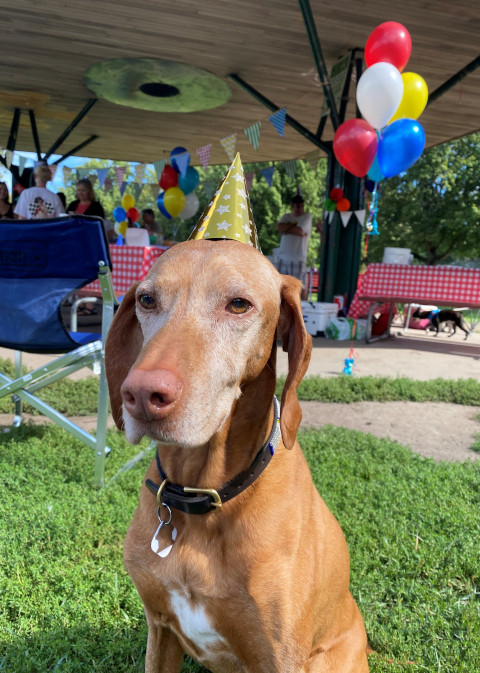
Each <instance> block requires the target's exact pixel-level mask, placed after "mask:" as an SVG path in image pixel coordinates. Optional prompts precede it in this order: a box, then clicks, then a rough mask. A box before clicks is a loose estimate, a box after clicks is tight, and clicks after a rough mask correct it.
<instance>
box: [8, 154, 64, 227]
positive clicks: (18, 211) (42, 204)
mask: <svg viewBox="0 0 480 673" xmlns="http://www.w3.org/2000/svg"><path fill="white" fill-rule="evenodd" d="M34 177H35V187H29V188H28V189H24V190H23V192H22V193H21V194H20V198H19V199H18V201H17V205H16V206H15V210H14V213H15V216H16V217H17V219H19V220H25V219H26V220H42V219H45V218H46V217H56V216H57V215H63V214H64V213H65V208H64V207H63V203H62V202H61V200H60V198H59V197H58V195H57V194H54V192H51V191H50V190H49V189H47V188H46V186H45V185H46V184H47V182H48V181H49V180H51V179H52V172H51V171H50V168H49V167H48V166H47V165H46V164H39V165H38V166H37V167H36V169H35V173H34Z"/></svg>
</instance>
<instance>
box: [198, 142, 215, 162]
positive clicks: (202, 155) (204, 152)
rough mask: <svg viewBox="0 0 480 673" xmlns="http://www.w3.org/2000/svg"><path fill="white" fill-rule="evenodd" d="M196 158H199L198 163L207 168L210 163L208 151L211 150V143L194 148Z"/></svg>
mask: <svg viewBox="0 0 480 673" xmlns="http://www.w3.org/2000/svg"><path fill="white" fill-rule="evenodd" d="M195 151H196V153H197V155H198V158H199V159H200V163H201V164H202V166H203V167H204V168H208V165H209V163H210V153H211V151H212V143H210V144H209V145H204V146H203V147H199V148H198V149H196V150H195Z"/></svg>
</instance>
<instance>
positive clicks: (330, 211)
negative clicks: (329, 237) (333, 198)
mask: <svg viewBox="0 0 480 673" xmlns="http://www.w3.org/2000/svg"><path fill="white" fill-rule="evenodd" d="M334 215H335V211H334V210H329V211H328V213H327V222H328V224H331V222H332V220H333V216H334Z"/></svg>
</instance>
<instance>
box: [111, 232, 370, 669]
mask: <svg viewBox="0 0 480 673" xmlns="http://www.w3.org/2000/svg"><path fill="white" fill-rule="evenodd" d="M300 289H301V286H300V282H299V281H297V280H296V279H294V278H291V277H289V276H281V275H280V274H279V273H278V272H277V271H276V270H275V269H274V267H273V266H272V264H270V262H269V261H268V260H267V259H266V257H264V256H263V255H261V254H260V253H259V252H258V251H257V250H255V249H254V248H251V247H250V246H248V245H246V244H244V243H238V242H236V241H229V240H226V241H206V240H201V241H188V242H186V243H182V244H179V245H176V246H175V247H174V248H172V249H170V250H169V251H168V252H166V253H165V254H164V255H162V257H160V259H159V260H158V261H157V262H156V264H155V265H154V266H153V267H152V269H151V271H150V273H149V274H148V277H147V278H146V279H145V280H144V281H142V282H141V283H140V284H137V285H136V286H135V287H132V288H131V289H130V290H129V292H128V293H127V294H126V295H125V297H124V299H123V301H122V303H121V306H120V309H119V311H118V313H117V315H116V316H115V319H114V321H113V325H112V328H111V330H110V334H109V337H108V340H107V347H106V363H107V376H108V381H109V387H110V395H111V402H112V411H113V414H114V417H115V420H116V423H117V425H118V427H120V428H124V429H125V431H126V435H127V438H128V439H129V441H131V442H137V441H139V440H140V439H141V438H142V437H143V436H144V435H147V436H148V437H151V438H153V439H154V440H156V441H157V442H158V459H159V465H157V462H156V461H155V460H153V461H152V463H151V465H150V467H149V468H148V471H147V474H146V477H147V483H148V486H149V488H147V486H145V485H142V487H141V489H140V502H139V505H138V508H137V510H136V512H135V515H134V518H133V522H132V524H131V526H130V529H129V531H128V534H127V537H126V540H125V553H124V557H125V565H126V567H127V570H128V572H129V573H130V575H131V577H132V579H133V581H134V583H135V585H136V587H137V589H138V592H139V594H140V597H141V598H142V601H143V603H144V607H145V614H146V617H147V622H148V628H149V632H148V643H147V653H146V664H145V670H146V671H147V672H148V673H177V672H178V671H179V670H180V667H181V662H182V657H183V653H184V652H186V653H188V654H189V655H190V656H192V657H194V658H195V659H196V660H197V661H199V662H200V663H202V664H203V665H204V666H206V667H207V668H209V669H210V670H211V671H212V672H213V673H233V672H244V673H247V672H248V673H307V671H308V672H309V673H320V672H321V673H327V672H328V673H366V672H368V664H367V657H366V645H367V642H366V634H365V628H364V625H363V622H362V618H361V616H360V612H359V610H358V608H357V606H356V604H355V602H354V600H353V598H352V596H351V594H350V592H349V589H348V583H349V558H348V551H347V546H346V543H345V539H344V537H343V534H342V531H341V530H340V527H339V525H338V523H337V521H336V520H335V518H334V517H333V515H332V514H331V513H330V511H329V510H328V509H327V507H326V505H325V503H324V502H323V500H322V499H321V498H320V496H319V494H318V492H317V491H316V489H315V487H314V485H313V482H312V479H311V475H310V471H309V469H308V466H307V464H306V461H305V459H304V457H303V454H302V452H301V450H300V447H299V445H298V443H297V441H296V433H297V430H298V427H299V424H300V420H301V410H300V406H299V403H298V400H297V395H296V389H297V386H298V384H299V382H300V381H301V379H302V377H303V375H304V374H305V371H306V369H307V367H308V363H309V360H310V353H311V339H310V337H309V336H308V334H307V333H306V331H305V327H304V325H303V320H302V313H301V305H300V301H299V297H300ZM277 327H278V333H279V336H280V337H281V338H282V340H283V346H284V349H285V350H288V354H289V367H290V369H289V374H288V377H287V381H286V384H285V388H284V391H283V395H282V402H281V418H280V428H281V441H280V442H279V443H278V447H277V448H276V444H277V441H278V439H279V432H278V431H277V426H278V423H277V421H276V420H275V418H274V415H275V406H274V404H273V403H272V400H273V395H274V390H275V359H276V349H277ZM277 434H278V437H277ZM275 448H276V450H275ZM257 454H258V456H257ZM256 456H257V460H256V461H255V457H256ZM262 461H263V462H262ZM159 468H160V469H161V470H162V473H163V474H162V475H160V474H159ZM164 479H165V481H164ZM252 482H253V483H252ZM160 484H162V487H161V489H160V496H159V498H158V502H159V507H158V517H160V518H161V519H162V520H163V521H164V522H165V523H164V524H162V523H160V522H159V518H158V517H157V500H156V497H155V495H154V493H155V492H157V489H158V486H159V485H160ZM249 484H250V485H249ZM183 487H190V488H191V489H192V490H193V493H191V492H187V493H184V492H183ZM149 489H150V490H149ZM203 490H206V491H208V492H207V493H205V492H203ZM151 491H153V493H152V492H151ZM237 493H238V494H237ZM162 503H165V505H163V504H162ZM166 505H168V507H167V506H166ZM219 505H221V506H220V507H219ZM202 507H203V509H204V511H205V507H206V513H203V514H200V513H185V511H184V510H185V508H186V509H187V511H195V510H196V509H198V508H199V509H201V508H202ZM170 516H171V521H170V522H169V519H170Z"/></svg>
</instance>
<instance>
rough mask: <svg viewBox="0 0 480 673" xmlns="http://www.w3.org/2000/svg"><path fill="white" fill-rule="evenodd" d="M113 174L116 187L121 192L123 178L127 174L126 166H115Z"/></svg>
mask: <svg viewBox="0 0 480 673" xmlns="http://www.w3.org/2000/svg"><path fill="white" fill-rule="evenodd" d="M113 170H114V173H115V179H116V181H117V187H118V189H120V191H121V187H122V184H123V178H124V177H125V173H126V172H127V167H126V166H115V168H114V169H113Z"/></svg>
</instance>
